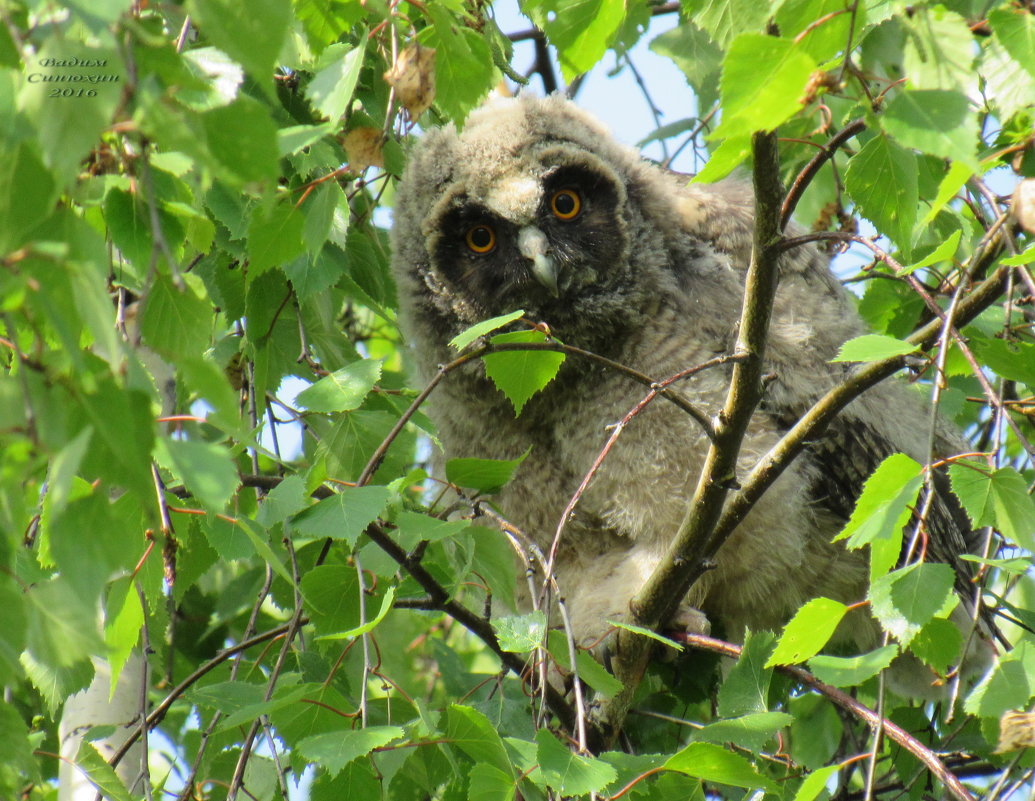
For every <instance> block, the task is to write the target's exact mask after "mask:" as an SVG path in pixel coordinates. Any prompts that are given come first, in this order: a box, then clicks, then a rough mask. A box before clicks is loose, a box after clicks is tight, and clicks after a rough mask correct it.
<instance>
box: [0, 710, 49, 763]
mask: <svg viewBox="0 0 1035 801" xmlns="http://www.w3.org/2000/svg"><path fill="white" fill-rule="evenodd" d="M28 735H29V731H28V729H27V728H26V726H25V722H24V721H23V720H22V717H21V715H20V714H18V710H17V709H15V708H14V706H12V705H11V703H10V702H8V701H0V754H3V755H4V763H5V766H6V767H8V768H13V769H14V771H15V773H16V774H20V775H21V776H22V777H23V778H24V777H30V778H31V780H32V781H35V782H39V781H42V779H41V778H40V776H39V772H38V769H37V767H36V762H35V760H34V759H33V753H32V745H31V744H30V743H29V736H28Z"/></svg>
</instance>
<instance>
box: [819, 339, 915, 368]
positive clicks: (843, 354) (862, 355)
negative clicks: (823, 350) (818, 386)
mask: <svg viewBox="0 0 1035 801" xmlns="http://www.w3.org/2000/svg"><path fill="white" fill-rule="evenodd" d="M919 349H920V347H919V346H918V345H913V344H910V343H909V342H903V341H902V340H901V339H895V337H888V336H883V335H880V334H863V335H862V336H858V337H855V338H853V339H849V340H848V341H847V342H845V343H844V344H843V345H841V348H840V350H838V352H837V356H835V357H834V358H833V359H831V360H830V361H832V362H876V361H880V360H881V359H888V358H891V357H892V356H904V355H905V354H907V353H915V352H916V351H918V350H919Z"/></svg>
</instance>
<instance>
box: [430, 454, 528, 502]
mask: <svg viewBox="0 0 1035 801" xmlns="http://www.w3.org/2000/svg"><path fill="white" fill-rule="evenodd" d="M530 451H531V448H530V449H529V450H527V451H525V452H524V453H523V454H521V455H520V456H519V457H518V458H517V459H450V460H449V461H447V462H446V479H447V480H448V481H449V482H450V483H452V484H456V485H457V486H458V487H466V488H468V489H473V490H477V491H478V492H484V493H488V494H492V493H494V492H499V491H500V490H501V489H502V488H503V485H504V484H506V483H507V482H508V481H510V479H511V477H512V476H513V475H514V471H515V470H517V469H518V466H519V465H520V464H521V463H522V462H523V461H525V457H527V456H528V454H529V452H530Z"/></svg>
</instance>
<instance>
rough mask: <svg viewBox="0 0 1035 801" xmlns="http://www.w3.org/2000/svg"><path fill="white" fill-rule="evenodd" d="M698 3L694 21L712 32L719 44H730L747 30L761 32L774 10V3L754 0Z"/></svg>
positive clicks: (713, 0)
mask: <svg viewBox="0 0 1035 801" xmlns="http://www.w3.org/2000/svg"><path fill="white" fill-rule="evenodd" d="M695 5H697V10H696V11H695V13H694V15H693V18H692V21H693V22H694V24H696V25H700V26H701V27H702V28H704V29H705V30H706V31H708V33H710V34H711V36H712V39H714V40H715V41H716V42H717V43H718V44H719V45H722V46H725V45H728V44H729V43H730V42H731V41H733V38H734V37H735V36H737V35H738V34H740V33H744V32H746V31H748V32H752V33H760V32H761V31H762V29H763V27H764V26H765V23H766V20H768V19H769V15H770V14H772V12H773V4H772V3H755V2H752V0H705V2H703V3H700V4H695Z"/></svg>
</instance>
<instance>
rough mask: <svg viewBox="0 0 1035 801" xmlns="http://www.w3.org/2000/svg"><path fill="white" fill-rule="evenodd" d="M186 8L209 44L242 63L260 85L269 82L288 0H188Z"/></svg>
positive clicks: (286, 18) (287, 15) (285, 26)
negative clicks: (209, 41)
mask: <svg viewBox="0 0 1035 801" xmlns="http://www.w3.org/2000/svg"><path fill="white" fill-rule="evenodd" d="M187 8H188V9H189V11H190V14H191V15H192V16H193V17H194V18H195V19H196V20H197V21H198V22H199V23H200V25H199V27H200V28H201V30H202V31H203V32H204V34H205V36H207V37H208V38H209V39H210V40H211V42H212V44H214V45H215V46H216V47H218V48H219V49H220V50H223V51H225V52H226V53H227V54H228V55H229V56H230V57H231V58H233V59H234V60H235V61H237V62H239V63H240V64H241V65H243V66H244V68H245V69H246V70H248V72H249V73H250V74H251V76H252V78H254V79H255V80H256V81H258V82H259V84H260V85H268V84H271V83H272V79H273V67H274V65H275V64H276V60H277V56H278V55H279V54H280V48H281V45H282V44H283V42H284V38H285V35H286V34H287V30H288V24H289V22H290V20H291V4H290V3H289V2H287V0H189V2H188V4H187Z"/></svg>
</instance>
